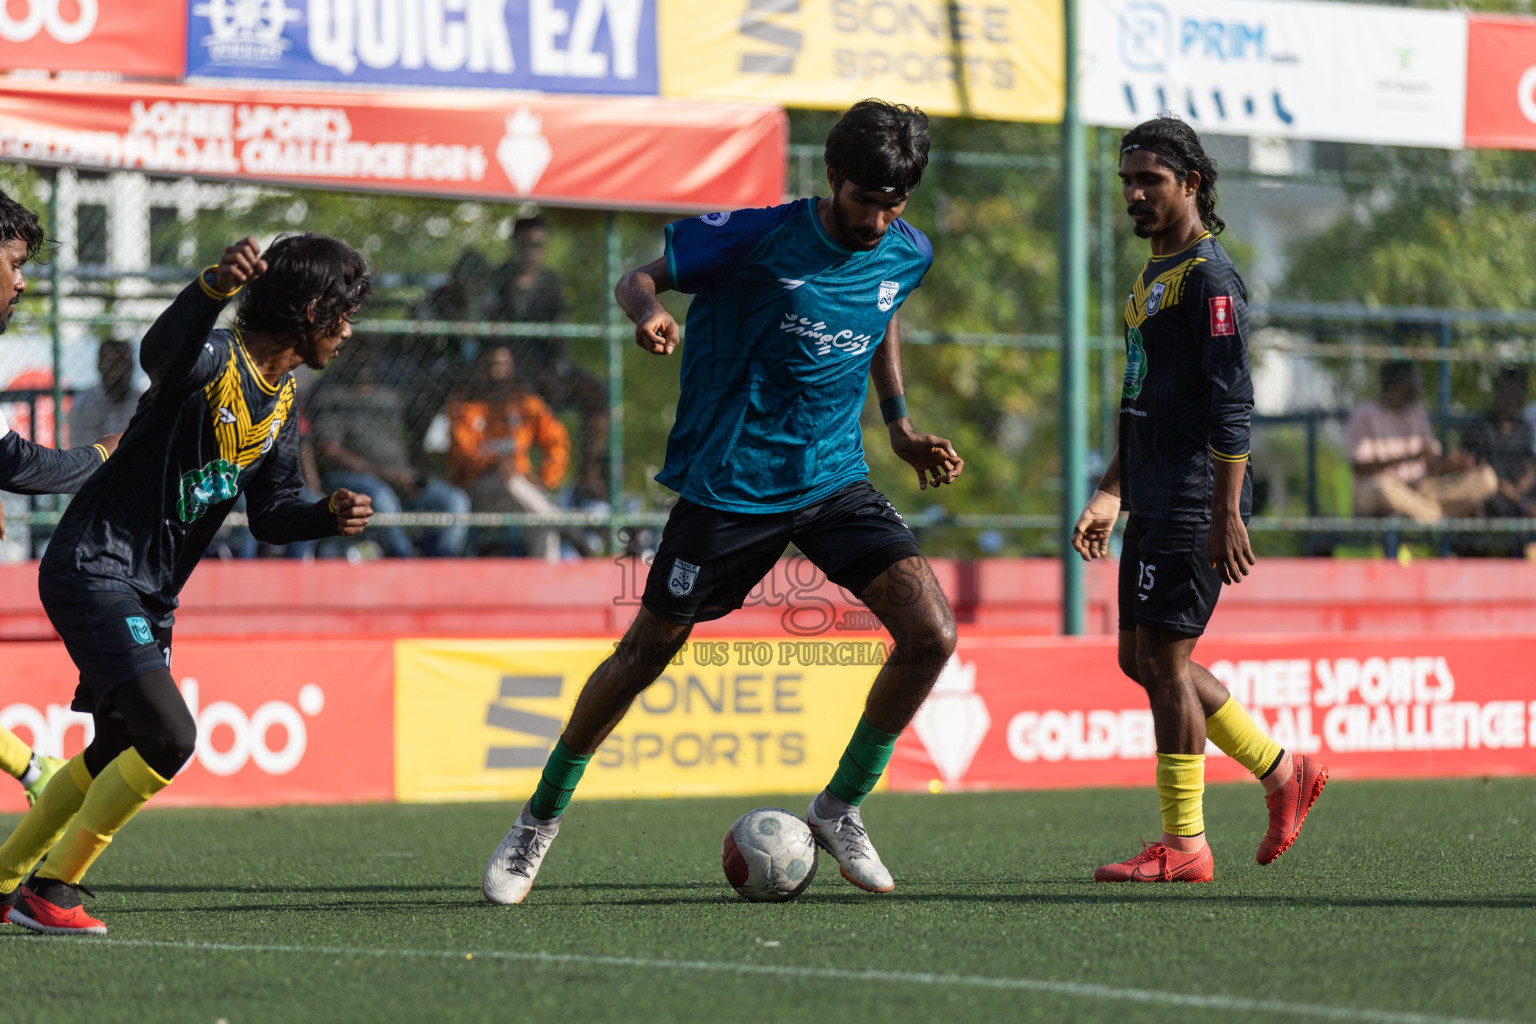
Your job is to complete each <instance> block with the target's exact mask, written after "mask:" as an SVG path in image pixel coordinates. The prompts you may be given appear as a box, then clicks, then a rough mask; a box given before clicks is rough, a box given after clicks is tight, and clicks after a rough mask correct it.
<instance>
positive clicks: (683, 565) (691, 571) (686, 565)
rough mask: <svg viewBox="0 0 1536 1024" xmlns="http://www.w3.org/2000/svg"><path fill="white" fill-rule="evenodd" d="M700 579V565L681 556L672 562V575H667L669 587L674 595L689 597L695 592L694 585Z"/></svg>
mask: <svg viewBox="0 0 1536 1024" xmlns="http://www.w3.org/2000/svg"><path fill="white" fill-rule="evenodd" d="M698 581H699V567H698V566H696V565H694V564H693V563H692V562H685V561H683V560H682V559H681V558H679V559H677V560H675V561H674V562H673V563H672V575H671V576H668V577H667V589H668V590H669V591H671V592H672V596H673V597H687V596H688V595H689V594H691V593H693V585H694V584H695V583H697V582H698Z"/></svg>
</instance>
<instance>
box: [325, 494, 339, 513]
mask: <svg viewBox="0 0 1536 1024" xmlns="http://www.w3.org/2000/svg"><path fill="white" fill-rule="evenodd" d="M336 493H338V492H333V493H332V494H331V500H330V501H328V502H326V503H325V507H326V508H327V509H328V510H329V511H330V513H331V515H333V516H334V515H335V514H336Z"/></svg>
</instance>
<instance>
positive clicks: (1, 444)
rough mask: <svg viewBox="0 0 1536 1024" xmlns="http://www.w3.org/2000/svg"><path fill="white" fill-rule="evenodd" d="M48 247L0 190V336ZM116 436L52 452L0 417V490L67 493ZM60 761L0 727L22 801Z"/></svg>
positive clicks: (26, 214)
mask: <svg viewBox="0 0 1536 1024" xmlns="http://www.w3.org/2000/svg"><path fill="white" fill-rule="evenodd" d="M47 244H48V239H47V236H46V235H45V234H44V233H43V226H42V225H41V224H39V223H38V220H37V214H35V213H33V212H32V211H31V210H29V209H27V208H26V207H25V206H22V205H21V204H20V203H18V202H17V201H16V200H14V199H12V198H11V197H10V196H8V195H6V194H5V193H4V192H0V334H4V333H5V332H6V330H7V329H8V328H9V327H10V326H11V314H12V312H14V311H15V309H16V303H18V302H20V301H21V296H22V295H23V294H24V293H25V292H26V290H27V279H26V275H25V274H24V273H23V269H22V268H24V267H25V266H26V265H27V264H28V263H30V262H32V261H33V260H35V259H37V257H38V256H39V255H41V253H42V251H43V249H44V247H45V246H46V245H47ZM117 439H118V435H116V434H110V435H108V436H107V437H103V438H100V439H99V440H97V442H96V443H95V444H92V445H87V446H85V447H82V448H70V449H68V450H67V451H55V450H54V449H52V448H44V447H43V446H42V445H40V444H34V443H33V442H31V441H28V440H27V439H26V438H24V437H22V436H21V435H20V434H18V433H16V431H14V430H12V429H11V427H10V424H9V423H6V422H5V417H4V416H0V490H5V491H10V492H11V493H13V494H73V493H74V492H75V491H78V490H79V489H80V485H81V484H83V483H85V481H86V480H87V479H89V478H90V475H91V474H92V473H94V472H96V470H98V469H100V468H101V464H102V463H103V462H105V461H106V458H107V456H108V455H110V454H111V453H112V449H114V448H116V447H117ZM4 539H5V510H4V508H3V507H0V540H4ZM63 764H64V762H63V761H62V760H60V759H59V758H56V757H44V756H39V755H38V754H36V753H34V752H33V751H32V748H31V747H28V746H27V745H26V744H25V743H23V742H22V741H21V737H19V736H17V735H16V734H15V733H13V732H11V731H10V730H9V729H7V728H5V727H3V726H0V770H3V771H4V772H5V773H6V774H8V775H11V776H13V777H14V778H15V779H16V780H17V781H18V782H20V783H21V785H22V788H23V789H24V790H25V791H26V794H27V803H29V804H31V803H35V802H36V801H37V798H38V796H39V795H41V794H42V792H43V787H44V786H46V785H47V784H48V780H49V779H51V778H53V773H54V772H56V771H58V770H59V768H61V767H62V766H63Z"/></svg>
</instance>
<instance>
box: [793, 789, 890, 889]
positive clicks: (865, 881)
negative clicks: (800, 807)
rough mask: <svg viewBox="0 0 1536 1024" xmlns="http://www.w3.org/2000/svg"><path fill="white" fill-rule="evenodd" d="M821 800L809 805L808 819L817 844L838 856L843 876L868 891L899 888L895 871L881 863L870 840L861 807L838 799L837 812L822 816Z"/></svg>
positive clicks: (806, 817) (838, 864) (806, 811)
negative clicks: (860, 816) (819, 809)
mask: <svg viewBox="0 0 1536 1024" xmlns="http://www.w3.org/2000/svg"><path fill="white" fill-rule="evenodd" d="M833 799H835V798H833ZM821 802H822V798H821V797H820V796H818V797H817V798H816V799H814V800H812V801H811V806H809V807H807V808H806V809H805V823H806V824H807V825H809V826H810V827H811V835H812V836H813V837H814V838H815V840H816V845H817V846H820V847H821V848H822V849H823V850H826V851H827V852H828V853H830V854H831V855H832V856H833V857H836V858H837V867H838V870H839V871H841V872H842V873H843V877H844V878H846V879H848V881H850V882H852V883H853V884H854V885H856V886H858V887H859V888H860V889H863V890H864V891H865V892H890V891H891V890H892V889H894V888H896V883H895V882H894V881H893V880H892V879H891V873H890V872H889V871H887V870H885V865H884V864H882V863H880V855H879V854H878V853H876V852H875V845H874V844H873V843H871V842H870V841H869V833H868V832H865V831H864V822H863V821H861V820H860V819H859V809H858V808H857V807H854V806H852V805H850V804H844V803H842V801H836V806H837V810H836V816H835V817H822V816H821V815H820V814H818V813H817V807H816V805H817V804H818V803H821ZM828 802H831V801H830V800H829V801H828Z"/></svg>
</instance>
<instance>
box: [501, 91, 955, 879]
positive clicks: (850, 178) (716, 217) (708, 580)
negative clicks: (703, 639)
mask: <svg viewBox="0 0 1536 1024" xmlns="http://www.w3.org/2000/svg"><path fill="white" fill-rule="evenodd" d="M826 162H827V180H828V182H829V183H830V184H831V187H832V191H831V195H830V197H829V198H826V199H821V198H810V199H800V200H797V201H795V202H793V203H788V204H785V205H783V206H775V207H769V208H766V209H753V210H737V211H734V212H730V213H715V214H708V215H706V216H703V217H696V218H690V219H688V220H684V221H678V222H677V223H675V224H671V225H668V227H667V229H666V253H665V255H664V256H663V257H662V258H661V259H658V260H656V261H655V262H653V263H650V264H648V265H646V266H643V267H640V268H638V269H636V270H633V271H631V272H629V273H628V274H626V275H625V276H624V277H623V279H622V280H620V281H619V284H618V287H617V289H616V290H615V295H616V297H617V299H618V303H619V307H620V308H621V309H622V310H623V311H624V313H625V315H627V316H628V317H629V318H630V319H631V320H633V321H634V322H635V340H636V342H637V343H638V344H639V345H640V347H641V348H643V349H645V350H646V351H647V352H651V353H654V354H656V355H663V356H665V355H671V354H672V352H673V351H674V350H675V349H676V348H677V346H678V338H679V336H678V327H677V323H676V321H674V320H673V319H672V317H671V316H670V315H669V314H668V313H667V311H666V310H665V309H664V308H662V306H661V304H660V303H659V302H658V301H657V299H656V293H657V292H661V291H665V290H667V289H669V288H670V289H676V290H678V291H682V292H689V293H692V294H693V295H694V299H693V304H692V305H691V306H690V307H689V310H688V318H687V324H688V344H687V345H686V346H685V347H684V348H683V355H682V393H681V396H680V398H679V399H678V404H677V419H676V423H675V425H674V426H673V429H672V435H671V437H670V439H669V440H668V442H667V459H666V464H665V466H663V468H662V470H661V472H660V473H659V474H657V476H656V479H657V481H658V482H660V483H662V484H664V485H666V486H667V487H670V488H672V489H673V490H675V491H677V492H678V494H679V495H680V497H679V500H678V502H677V504H676V505H675V506H674V507H673V509H672V514H671V516H670V518H669V519H668V521H667V526H666V528H665V530H664V531H663V533H662V537H661V543H660V545H659V548H658V550H657V552H656V557H655V559H654V561H653V562H652V564H651V570H650V575H649V577H648V579H647V581H646V587H645V594H644V597H643V598H642V602H641V605H642V606H641V609H640V612H639V614H637V615H636V617H635V620H634V622H633V623H632V624H631V625H630V627H629V631H628V632H627V633H625V635H624V638H623V640H621V641H620V642H619V644H618V645H617V647H616V649H615V651H614V653H613V654H612V655H611V656H610V657H609V658H608V659H607V660H606V661H604V662H603V663H602V664H601V665H599V666H598V667H597V670H596V671H594V672H593V673H592V676H591V677H590V678H589V679H588V680H587V683H586V685H585V686H584V687H583V688H582V691H581V694H580V696H578V697H577V700H576V707H575V709H574V710H573V711H572V712H571V718H570V721H569V722H567V723H566V726H565V731H564V733H563V734H562V735H561V737H560V739H559V740H558V741H557V742H556V744H555V748H554V750H553V752H551V754H550V756H549V760H548V762H547V763H546V765H545V766H544V771H543V775H542V777H541V778H540V781H539V784H538V787H537V788H536V789H535V791H534V794H533V797H532V798H531V799H530V800H529V801H528V803H527V805H526V806H525V807H524V808H523V811H522V814H521V815H519V817H518V819H517V822H516V824H514V825H513V826H512V829H511V831H509V832H508V833H507V835H506V837H505V838H504V839H503V840H502V841H501V845H499V846H498V847H497V848H496V852H495V853H494V854H492V856H491V860H490V863H489V864H488V865H487V866H486V870H485V877H484V882H483V886H482V889H483V892H484V893H485V897H486V899H488V900H490V901H491V902H493V903H519V902H521V901H522V899H523V897H524V896H526V895H527V894H528V890H529V889H530V888H531V887H532V885H533V880H534V877H535V875H536V874H537V873H538V870H539V865H540V863H541V862H542V861H543V859H544V855H545V853H546V852H547V851H548V849H549V844H550V842H551V841H552V840H553V839H554V838H555V835H556V833H557V832H558V830H559V827H560V819H561V816H562V814H564V812H565V808H566V806H567V804H569V803H570V799H571V796H572V794H573V793H574V791H575V789H576V785H577V783H578V782H579V781H580V779H581V775H582V772H583V771H584V769H585V768H586V765H587V762H588V761H589V760H590V759H591V757H592V755H593V754H594V753H596V751H597V749H598V747H599V746H601V744H602V742H603V740H604V739H606V738H607V736H608V734H609V733H610V732H612V730H613V728H614V727H615V726H616V725H618V723H619V721H620V720H621V719H622V718H623V717H624V714H625V712H626V711H628V709H629V706H630V703H631V702H632V701H634V699H635V698H636V697H637V696H639V695H640V693H641V692H642V691H644V690H645V688H646V687H648V686H650V684H651V683H652V682H654V681H655V680H656V679H657V677H658V676H660V675H661V673H662V671H663V670H664V669H665V668H666V666H667V664H668V663H669V662H670V661H671V659H672V657H673V656H674V655H675V654H676V653H677V652H678V651H679V650H680V649H681V648H682V645H683V643H684V642H685V641H686V640H687V639H688V634H689V631H690V630H691V629H692V627H693V624H694V623H695V622H704V621H707V620H710V619H718V618H720V617H722V616H724V615H726V614H729V613H730V612H731V611H732V610H734V609H736V608H740V607H741V605H742V602H743V601H744V600H745V598H746V596H747V594H748V593H749V592H750V591H751V590H752V588H753V587H754V586H756V585H757V583H758V581H759V580H761V579H762V578H763V576H765V575H766V574H767V573H768V572H769V571H770V570H772V568H773V566H774V564H775V563H776V562H777V561H778V559H779V558H780V556H782V555H783V553H784V551H785V549H786V547H787V546H788V545H789V544H790V543H791V542H793V543H794V544H795V545H796V547H798V548H799V550H800V551H801V552H802V553H803V554H804V555H805V556H806V557H807V558H809V559H810V560H811V561H812V562H813V563H815V565H816V566H817V567H818V568H820V569H821V570H822V571H823V572H824V573H826V575H827V578H828V579H830V580H831V581H832V582H833V583H836V584H838V585H839V586H841V587H843V588H845V589H846V590H848V591H849V592H851V593H853V594H855V595H857V596H858V597H859V598H860V600H862V601H863V602H864V603H865V604H866V605H868V606H869V608H870V610H871V611H873V612H874V613H875V614H876V615H877V616H878V617H879V619H880V621H881V622H882V623H883V624H884V626H885V627H886V629H887V630H889V631H890V634H891V637H892V639H893V640H894V641H895V645H894V647H893V649H892V651H891V654H890V657H889V659H888V660H887V661H886V663H885V664H884V665H883V666H882V667H881V669H880V672H879V674H878V675H877V676H876V678H875V682H874V685H873V687H872V688H871V690H870V693H869V699H868V701H867V702H866V704H865V708H864V714H863V715H862V716H861V717H860V719H859V721H858V723H857V725H856V726H855V728H854V732H853V738H852V740H851V741H850V742H849V744H848V748H847V750H846V751H845V752H844V754H843V757H842V760H841V761H840V762H839V764H838V767H837V771H836V773H835V774H834V775H833V777H832V780H831V781H830V782H829V783H828V785H827V788H826V789H825V790H823V791H822V792H821V793H820V794H819V795H818V796H817V797H816V798H815V799H814V800H813V801H812V802H811V805H810V807H809V809H808V810H807V813H806V820H807V822H808V824H809V825H810V827H811V831H812V834H813V835H815V836H816V839H817V842H818V843H819V844H820V845H821V846H822V847H823V848H824V849H826V850H827V851H828V852H829V853H831V854H832V855H833V856H834V857H836V858H837V862H838V866H839V868H840V869H841V870H842V874H843V877H845V878H847V879H848V880H849V881H850V882H852V883H853V884H854V885H857V886H858V887H860V888H861V889H865V890H867V891H869V892H889V891H890V890H891V889H892V888H894V882H893V881H892V879H891V875H890V872H889V871H887V870H886V869H885V866H884V865H883V864H882V863H881V862H880V857H879V854H877V853H876V852H875V848H874V845H873V844H872V843H871V842H870V839H869V836H868V834H867V833H866V832H865V830H864V825H863V822H862V819H861V817H860V812H859V805H860V803H861V802H862V801H863V799H864V797H865V796H866V795H868V794H869V792H870V791H871V790H872V789H874V787H875V784H876V783H877V782H878V781H879V779H880V776H881V774H882V773H883V772H884V770H885V766H886V763H887V761H889V760H890V756H891V751H892V749H893V748H894V747H895V744H896V737H897V736H898V735H899V734H900V733H901V731H902V730H903V729H904V728H906V726H907V723H908V722H910V721H911V720H912V716H913V715H914V714H916V713H917V709H918V708H919V707H920V706H921V705H922V703H923V700H924V699H925V698H926V697H927V696H928V691H929V690H930V689H931V688H932V687H933V684H934V681H935V680H936V679H937V678H938V674H939V671H940V670H941V669H942V668H943V667H944V664H945V662H946V661H948V660H949V656H950V654H951V653H952V652H953V651H954V647H955V620H954V614H953V613H952V612H951V610H950V607H949V602H948V600H946V598H945V596H944V593H943V591H942V590H941V589H940V588H939V585H938V581H937V580H935V579H934V576H933V571H932V569H931V568H929V565H928V562H927V559H925V558H924V557H923V554H922V550H921V549H920V548H919V547H918V543H917V539H916V537H914V536H913V535H912V531H911V530H909V529H908V528H907V526H906V524H905V523H904V522H902V519H901V516H900V515H898V514H897V513H896V510H895V509H894V508H892V507H891V504H890V502H889V501H887V500H886V498H885V496H884V495H882V494H880V493H879V492H878V491H876V490H875V489H874V488H873V487H871V486H870V484H869V480H868V473H869V468H868V466H866V465H865V463H864V446H863V434H862V432H861V431H860V429H859V414H860V411H861V410H862V409H863V406H864V399H865V394H866V392H867V388H868V384H869V382H870V381H871V380H873V382H874V385H875V391H876V393H877V394H878V396H879V399H880V409H881V413H882V414H883V416H884V419H885V422H886V426H887V428H888V430H889V433H890V440H891V447H892V449H893V450H894V451H895V452H896V454H897V455H899V456H901V458H902V459H904V460H905V461H906V462H908V463H909V464H910V465H911V466H912V467H913V468H914V469H915V470H916V472H917V477H918V486H919V487H921V488H926V487H929V486H938V485H941V484H946V483H952V482H953V481H954V480H955V478H956V477H958V476H959V475H960V471H961V469H962V467H963V465H964V463H963V462H962V460H961V459H960V457H959V456H958V455H957V454H956V453H955V449H954V446H953V445H951V444H950V443H949V441H947V440H945V439H944V438H942V437H935V436H934V435H932V434H922V433H918V432H917V431H915V430H914V429H913V427H912V421H911V419H910V418H909V417H908V415H907V410H906V401H905V398H904V397H903V387H902V380H901V352H900V338H899V332H898V329H897V320H896V313H897V310H898V309H899V308H900V306H901V304H902V303H903V302H904V301H905V300H906V298H907V296H909V295H911V294H912V292H913V291H914V290H915V289H916V288H917V287H918V286H919V285H920V284H921V283H922V281H923V276H924V275H925V274H926V273H927V272H928V268H929V266H930V265H931V264H932V262H933V249H932V247H931V246H930V245H929V243H928V239H927V238H925V237H924V236H923V234H922V232H920V231H918V230H917V229H916V228H914V227H912V226H911V225H910V224H907V223H906V222H905V221H903V220H901V219H900V217H901V212H902V210H903V208H904V207H905V206H906V202H907V198H908V197H909V196H910V195H911V193H912V190H913V189H915V188H916V187H917V185H918V183H919V181H920V180H921V179H922V174H923V169H924V168H925V167H926V166H927V163H928V119H927V118H926V117H925V116H924V115H923V114H922V112H921V111H918V110H915V109H912V108H910V107H904V106H898V105H894V104H889V103H883V102H881V101H879V100H865V101H863V102H861V103H859V104H857V105H855V106H854V107H852V108H850V109H849V110H848V111H847V112H846V113H845V114H844V115H843V116H842V118H841V119H840V120H839V121H838V123H837V125H836V126H835V127H834V128H833V129H832V131H831V133H830V134H829V135H828V136H827V147H826Z"/></svg>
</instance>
